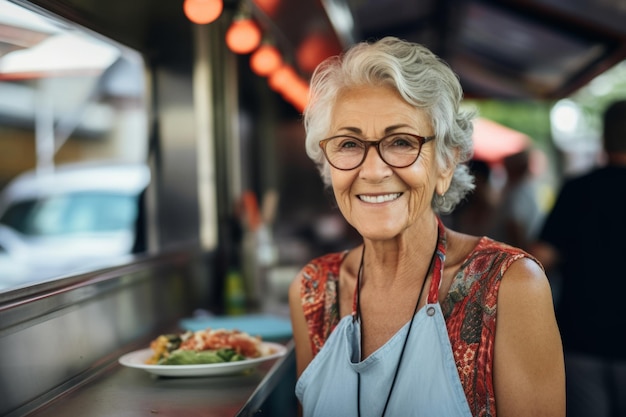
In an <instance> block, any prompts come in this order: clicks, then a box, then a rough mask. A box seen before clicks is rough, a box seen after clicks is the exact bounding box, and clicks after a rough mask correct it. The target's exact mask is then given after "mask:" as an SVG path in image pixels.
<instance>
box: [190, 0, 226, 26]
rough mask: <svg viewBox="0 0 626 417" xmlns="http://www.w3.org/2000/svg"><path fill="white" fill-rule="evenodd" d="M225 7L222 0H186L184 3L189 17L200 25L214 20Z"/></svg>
mask: <svg viewBox="0 0 626 417" xmlns="http://www.w3.org/2000/svg"><path fill="white" fill-rule="evenodd" d="M223 9H224V3H223V2H222V0H185V2H184V3H183V11H184V12H185V16H187V19H189V20H191V21H192V22H193V23H197V24H199V25H205V24H207V23H211V22H213V21H214V20H216V19H217V18H218V17H220V15H221V14H222V10H223Z"/></svg>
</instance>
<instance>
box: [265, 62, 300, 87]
mask: <svg viewBox="0 0 626 417" xmlns="http://www.w3.org/2000/svg"><path fill="white" fill-rule="evenodd" d="M297 76H298V75H297V74H296V72H295V71H294V69H293V68H292V67H291V66H290V65H288V64H283V65H282V66H281V67H280V68H278V69H277V70H276V71H274V72H272V73H271V74H270V76H269V78H268V79H267V83H268V84H269V86H270V88H271V89H272V90H274V91H276V92H278V93H282V92H283V91H285V90H286V89H287V88H288V86H289V84H290V83H291V82H292V81H293V80H294V79H296V77H297Z"/></svg>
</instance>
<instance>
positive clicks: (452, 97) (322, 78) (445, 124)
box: [304, 37, 475, 213]
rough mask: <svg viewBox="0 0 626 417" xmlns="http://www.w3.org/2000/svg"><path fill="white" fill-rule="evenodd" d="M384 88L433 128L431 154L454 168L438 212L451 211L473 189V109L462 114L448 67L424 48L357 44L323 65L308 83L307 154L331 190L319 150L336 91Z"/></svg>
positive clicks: (435, 201)
mask: <svg viewBox="0 0 626 417" xmlns="http://www.w3.org/2000/svg"><path fill="white" fill-rule="evenodd" d="M364 85H365V86H367V85H371V86H381V85H388V86H391V87H393V88H395V89H396V90H397V91H398V92H399V93H400V94H401V96H402V97H403V98H404V100H406V102H407V103H409V104H411V105H413V106H415V108H419V109H423V110H424V111H426V112H427V114H428V115H429V117H430V119H431V121H432V126H433V128H434V132H435V137H436V138H437V140H435V141H434V143H435V152H436V158H437V163H438V165H439V166H441V167H449V166H451V165H452V164H454V165H456V166H455V170H454V175H453V177H452V181H451V183H450V187H449V188H448V190H447V191H446V193H445V197H444V198H442V196H438V195H436V194H435V195H433V198H432V200H431V201H432V207H433V210H435V212H437V213H449V212H451V211H452V210H453V209H454V207H455V206H456V205H457V204H458V203H459V202H460V201H461V200H462V199H463V197H465V195H466V194H467V193H468V192H469V191H471V190H473V189H474V177H473V176H472V175H471V174H470V173H469V170H468V168H467V165H466V164H465V162H467V161H468V160H469V159H470V158H471V157H472V149H473V146H472V133H473V124H472V119H473V118H474V115H475V112H474V111H469V110H467V111H463V110H461V109H460V108H459V107H460V102H461V100H462V98H463V90H462V89H461V85H460V83H459V79H458V77H457V76H456V74H455V73H454V72H453V71H452V70H451V69H450V67H449V66H448V65H447V64H446V63H445V62H444V61H442V60H441V59H440V58H438V57H437V56H436V55H435V54H433V53H432V52H431V51H430V50H428V49H427V48H425V47H424V46H422V45H419V44H416V43H411V42H407V41H404V40H401V39H398V38H395V37H385V38H383V39H381V40H379V41H376V42H373V43H369V42H361V43H358V44H356V45H354V46H353V47H352V48H350V49H349V50H348V51H347V52H346V53H345V54H343V55H340V56H334V57H331V58H328V59H327V60H325V61H324V62H322V63H321V64H320V65H319V66H318V67H317V69H316V70H315V72H314V73H313V77H312V79H311V89H310V97H309V104H308V106H307V107H306V109H305V111H304V128H305V130H306V152H307V155H308V156H309V157H310V158H311V159H312V160H313V161H314V162H315V163H316V165H317V167H318V169H319V170H320V173H321V176H322V180H323V181H324V184H325V185H326V186H330V185H331V182H330V167H329V164H328V162H327V161H326V158H325V157H324V153H323V152H322V150H321V148H320V147H319V142H320V140H322V139H324V138H325V137H327V135H328V133H329V132H328V130H329V128H330V123H331V117H332V113H333V107H334V104H335V100H336V97H337V95H338V92H339V91H341V90H342V89H350V88H353V87H358V86H364Z"/></svg>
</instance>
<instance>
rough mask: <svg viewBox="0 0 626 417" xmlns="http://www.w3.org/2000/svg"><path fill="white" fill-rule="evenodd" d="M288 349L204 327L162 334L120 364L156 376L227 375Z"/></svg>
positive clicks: (223, 330)
mask: <svg viewBox="0 0 626 417" xmlns="http://www.w3.org/2000/svg"><path fill="white" fill-rule="evenodd" d="M286 351H287V348H286V347H285V346H283V345H281V344H278V343H271V342H263V341H262V340H261V338H259V337H253V336H250V335H249V334H248V333H244V332H241V331H238V330H226V329H210V328H209V329H205V330H198V331H186V332H184V333H180V334H163V335H160V336H159V337H157V338H156V339H154V340H153V341H152V343H150V347H149V348H147V349H141V350H137V351H134V352H130V353H127V354H125V355H123V356H122V357H120V358H119V363H120V364H122V365H124V366H127V367H130V368H137V369H143V370H145V371H147V372H149V373H152V374H155V375H159V376H171V377H193V376H212V375H230V374H237V373H241V372H244V371H246V370H249V369H252V368H255V367H256V366H258V365H259V364H261V363H262V362H265V361H268V360H272V359H276V358H279V357H281V356H283V355H284V354H285V353H286Z"/></svg>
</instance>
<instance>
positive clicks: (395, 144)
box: [379, 133, 422, 167]
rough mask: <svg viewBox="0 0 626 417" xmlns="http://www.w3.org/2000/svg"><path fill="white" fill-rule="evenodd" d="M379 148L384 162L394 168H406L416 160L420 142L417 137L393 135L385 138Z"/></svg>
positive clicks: (403, 134) (405, 134) (420, 145)
mask: <svg viewBox="0 0 626 417" xmlns="http://www.w3.org/2000/svg"><path fill="white" fill-rule="evenodd" d="M379 146H380V153H381V156H382V158H383V160H384V161H385V162H387V163H388V164H389V165H391V166H394V167H406V166H409V165H411V164H412V163H413V162H415V161H416V160H417V157H418V156H419V154H420V149H421V147H422V142H421V141H420V138H419V137H418V136H413V135H410V134H407V133H395V134H393V135H389V136H387V137H385V138H384V139H383V140H382V141H381V142H380V145H379Z"/></svg>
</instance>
